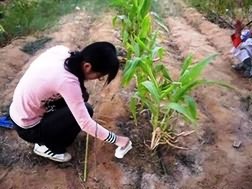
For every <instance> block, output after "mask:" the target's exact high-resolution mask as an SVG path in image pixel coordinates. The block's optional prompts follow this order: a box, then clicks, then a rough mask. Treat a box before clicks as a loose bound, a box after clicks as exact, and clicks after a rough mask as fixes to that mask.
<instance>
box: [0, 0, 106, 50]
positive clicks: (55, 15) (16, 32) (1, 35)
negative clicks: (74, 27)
mask: <svg viewBox="0 0 252 189" xmlns="http://www.w3.org/2000/svg"><path fill="white" fill-rule="evenodd" d="M106 6H107V0H103V1H100V0H92V1H91V0H12V1H10V2H9V3H2V4H0V45H1V46H3V45H5V44H6V43H8V42H9V41H10V40H12V39H13V38H16V37H19V36H23V35H28V34H31V33H34V32H37V31H42V30H44V29H46V28H49V27H51V26H53V25H54V24H56V22H57V21H58V19H59V18H60V16H63V15H65V14H68V13H70V12H72V11H75V10H76V7H79V8H83V7H88V9H87V10H89V11H96V10H99V11H96V12H102V11H101V9H102V7H106Z"/></svg>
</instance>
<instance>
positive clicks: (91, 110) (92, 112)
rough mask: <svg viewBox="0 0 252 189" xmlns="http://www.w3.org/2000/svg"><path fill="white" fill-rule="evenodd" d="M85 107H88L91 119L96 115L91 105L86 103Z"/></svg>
mask: <svg viewBox="0 0 252 189" xmlns="http://www.w3.org/2000/svg"><path fill="white" fill-rule="evenodd" d="M85 105H86V108H87V110H88V113H89V115H90V117H93V114H94V110H93V107H92V106H91V104H89V103H87V102H85Z"/></svg>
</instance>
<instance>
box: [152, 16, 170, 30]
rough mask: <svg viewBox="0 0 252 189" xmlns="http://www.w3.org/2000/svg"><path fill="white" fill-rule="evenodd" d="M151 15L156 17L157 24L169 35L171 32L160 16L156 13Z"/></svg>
mask: <svg viewBox="0 0 252 189" xmlns="http://www.w3.org/2000/svg"><path fill="white" fill-rule="evenodd" d="M151 15H152V16H154V17H155V19H154V21H155V22H156V23H157V25H158V26H159V27H161V28H162V29H163V30H164V31H166V32H167V33H169V32H170V30H169V28H168V27H167V26H166V25H165V24H164V23H163V22H162V21H161V18H160V16H159V15H158V14H157V13H156V12H151Z"/></svg>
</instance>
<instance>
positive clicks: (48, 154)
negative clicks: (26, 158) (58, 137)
mask: <svg viewBox="0 0 252 189" xmlns="http://www.w3.org/2000/svg"><path fill="white" fill-rule="evenodd" d="M33 152H34V153H35V154H37V155H39V156H42V157H45V158H49V159H51V160H53V161H57V162H67V161H69V160H70V159H71V158H72V157H71V154H69V153H67V152H66V153H63V154H55V153H53V152H52V151H51V150H49V149H48V148H47V147H46V146H45V145H39V144H37V143H36V144H35V146H34V149H33Z"/></svg>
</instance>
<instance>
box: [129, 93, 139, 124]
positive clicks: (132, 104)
mask: <svg viewBox="0 0 252 189" xmlns="http://www.w3.org/2000/svg"><path fill="white" fill-rule="evenodd" d="M129 108H130V111H131V113H132V116H133V118H134V121H135V124H136V125H137V117H136V115H137V98H136V97H135V96H133V97H132V98H131V99H130V104H129Z"/></svg>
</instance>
